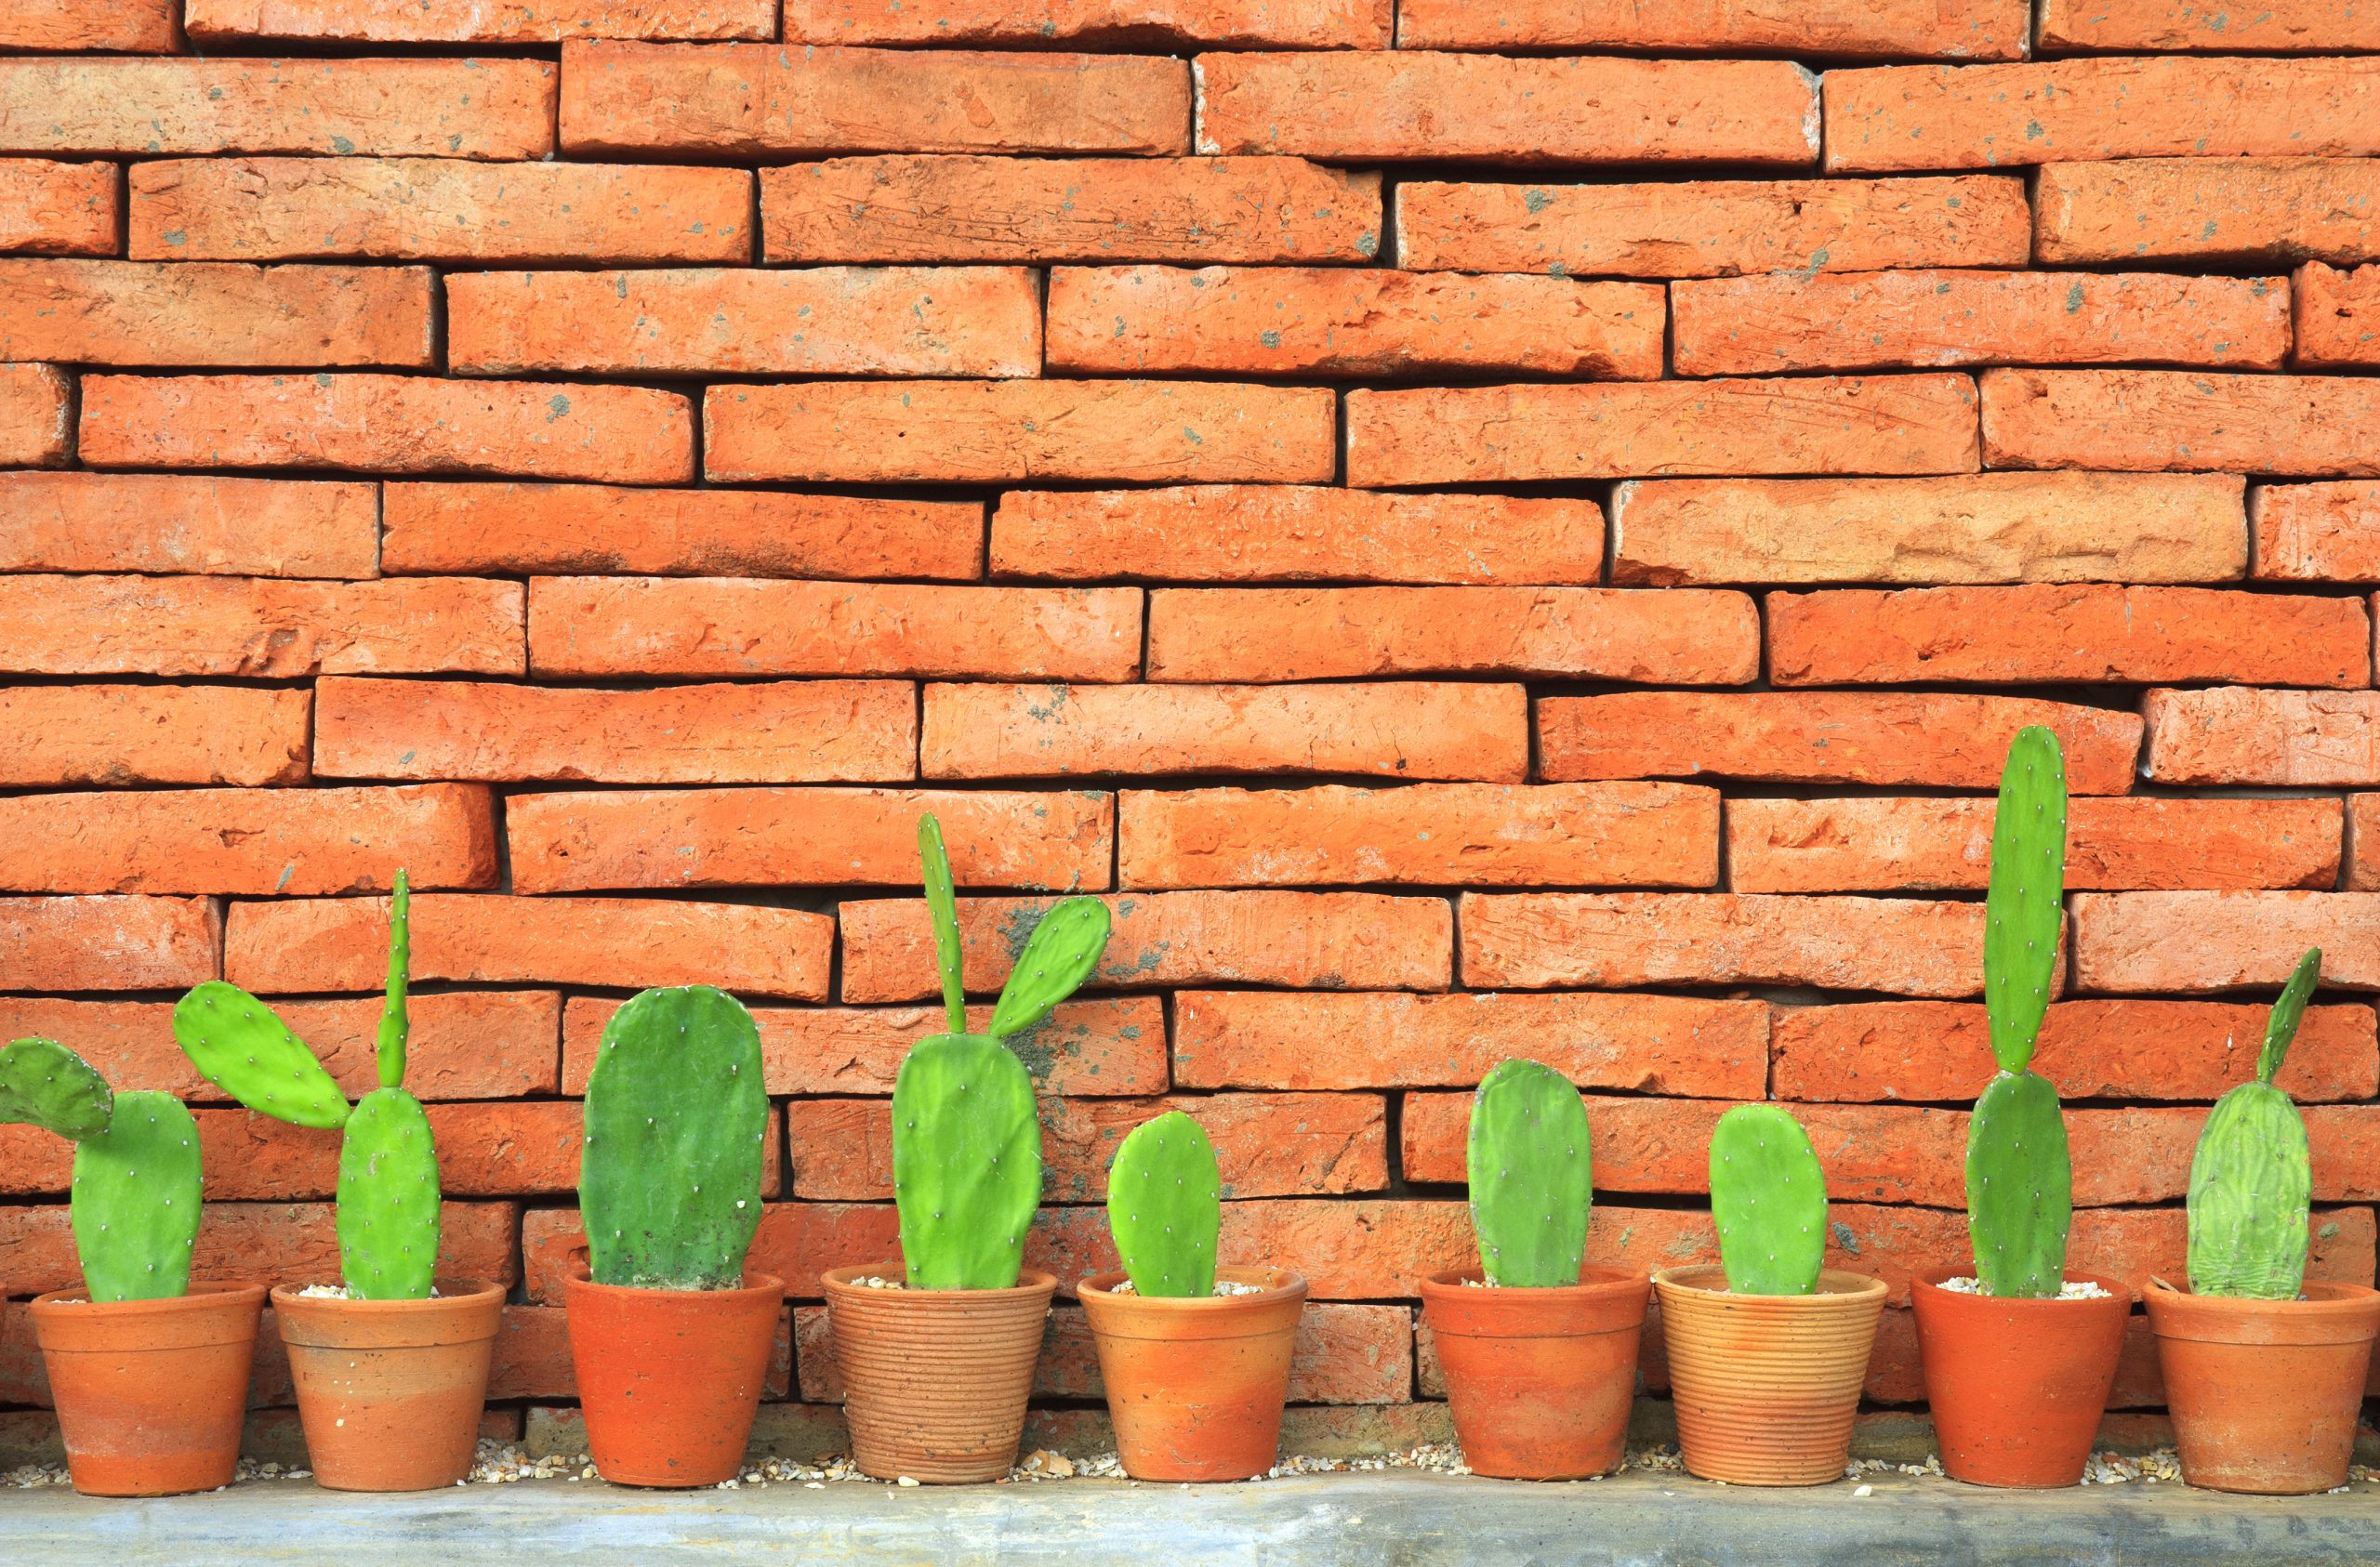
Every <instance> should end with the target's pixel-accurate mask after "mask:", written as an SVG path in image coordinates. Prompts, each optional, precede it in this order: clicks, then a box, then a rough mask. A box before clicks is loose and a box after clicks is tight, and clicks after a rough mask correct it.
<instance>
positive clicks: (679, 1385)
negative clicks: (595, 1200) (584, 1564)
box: [562, 1260, 785, 1486]
mask: <svg viewBox="0 0 2380 1567" xmlns="http://www.w3.org/2000/svg"><path fill="white" fill-rule="evenodd" d="M562 1301H563V1304H564V1305H565V1306H566V1307H567V1308H568V1309H569V1328H570V1363H571V1369H572V1372H573V1374H574V1376H575V1377H576V1379H577V1385H578V1405H579V1412H580V1414H581V1415H582V1416H584V1418H585V1419H586V1421H587V1446H588V1452H589V1453H590V1454H591V1455H593V1457H594V1460H595V1472H596V1473H598V1474H600V1475H602V1477H603V1478H604V1479H605V1480H607V1481H611V1482H612V1483H613V1484H615V1485H652V1486H691V1485H717V1484H718V1483H719V1482H720V1481H723V1480H732V1479H734V1477H735V1475H736V1474H737V1473H738V1472H739V1471H740V1470H741V1469H742V1468H743V1467H744V1450H745V1447H746V1444H747V1443H748V1442H750V1441H751V1438H752V1422H753V1420H754V1418H755V1417H756V1416H758V1415H759V1413H760V1391H761V1389H762V1387H763V1386H764V1384H765V1383H766V1381H767V1378H768V1375H769V1354H770V1351H771V1350H774V1348H775V1346H776V1337H777V1324H778V1322H779V1320H780V1318H781V1317H782V1316H783V1314H784V1307H785V1281H784V1280H782V1279H778V1278H775V1277H773V1276H771V1275H769V1274H766V1273H747V1274H746V1275H745V1278H744V1284H743V1286H742V1287H741V1288H739V1289H639V1288H633V1287H629V1286H627V1285H621V1284H596V1283H594V1282H593V1281H592V1280H590V1279H589V1278H588V1276H587V1270H586V1266H585V1263H584V1261H583V1260H582V1261H581V1263H580V1265H579V1267H578V1269H577V1270H576V1271H575V1272H573V1273H571V1274H570V1275H568V1276H567V1277H566V1279H565V1280H564V1283H563V1284H562Z"/></svg>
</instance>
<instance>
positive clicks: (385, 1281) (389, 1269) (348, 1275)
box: [338, 1088, 438, 1300]
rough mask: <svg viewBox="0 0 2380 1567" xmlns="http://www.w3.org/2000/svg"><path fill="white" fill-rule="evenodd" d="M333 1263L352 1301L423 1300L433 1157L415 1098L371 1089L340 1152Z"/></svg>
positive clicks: (428, 1268)
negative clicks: (336, 1232) (341, 1276)
mask: <svg viewBox="0 0 2380 1567" xmlns="http://www.w3.org/2000/svg"><path fill="white" fill-rule="evenodd" d="M338 1264H339V1271H340V1273H341V1274H342V1275H343V1276H344V1278H345V1280H346V1282H347V1293H348V1295H349V1296H350V1297H352V1298H354V1299H357V1300H427V1299H429V1298H430V1283H431V1279H432V1276H433V1274H434V1273H435V1272H436V1271H437V1267H438V1152H437V1149H436V1147H435V1146H434V1145H433V1144H432V1142H431V1141H430V1117H429V1116H427V1115H425V1114H424V1113H422V1108H421V1101H420V1100H417V1099H416V1098H414V1097H413V1096H412V1095H411V1094H409V1093H406V1092H405V1091H404V1090H403V1088H375V1089H373V1090H372V1091H371V1092H370V1093H368V1094H366V1095H364V1097H363V1098H362V1099H361V1100H357V1101H356V1105H355V1112H354V1113H353V1114H351V1115H350V1116H349V1117H348V1118H347V1136H346V1138H345V1139H344V1140H342V1141H341V1142H340V1143H339V1149H338Z"/></svg>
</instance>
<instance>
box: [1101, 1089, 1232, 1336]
mask: <svg viewBox="0 0 2380 1567" xmlns="http://www.w3.org/2000/svg"><path fill="white" fill-rule="evenodd" d="M1107 1227H1108V1229H1109V1230H1110V1231H1113V1232H1114V1234H1115V1236H1116V1250H1117V1254H1118V1255H1119V1256H1121V1257H1122V1258H1123V1259H1124V1271H1125V1272H1127V1273H1129V1274H1131V1278H1132V1290H1133V1293H1135V1294H1137V1295H1143V1296H1147V1297H1191V1298H1196V1297H1202V1296H1209V1295H1212V1294H1214V1292H1215V1240H1216V1237H1217V1236H1218V1235H1219V1234H1220V1233H1221V1231H1222V1230H1223V1179H1222V1177H1221V1176H1220V1175H1219V1174H1218V1173H1217V1171H1216V1168H1215V1145H1214V1144H1213V1143H1212V1142H1211V1141H1210V1140H1209V1139H1208V1137H1207V1129H1206V1128H1205V1127H1204V1126H1200V1125H1198V1123H1197V1122H1196V1121H1193V1120H1192V1119H1191V1118H1190V1117H1189V1116H1187V1115H1184V1114H1183V1113H1182V1112H1180V1111H1178V1110H1170V1111H1168V1112H1166V1113H1164V1114H1163V1115H1160V1116H1157V1118H1156V1119H1155V1120H1152V1121H1144V1122H1142V1123H1141V1124H1140V1125H1139V1126H1135V1127H1133V1128H1132V1130H1131V1135H1130V1136H1128V1137H1126V1138H1125V1139H1124V1142H1123V1146H1122V1147H1120V1148H1118V1149H1117V1150H1116V1162H1115V1164H1114V1165H1112V1166H1111V1167H1110V1168H1109V1170H1108V1172H1107Z"/></svg>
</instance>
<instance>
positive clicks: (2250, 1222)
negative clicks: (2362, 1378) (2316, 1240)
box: [2189, 947, 2322, 1300]
mask: <svg viewBox="0 0 2380 1567" xmlns="http://www.w3.org/2000/svg"><path fill="white" fill-rule="evenodd" d="M2321 972H2322V950H2321V948H2320V947H2316V948H2314V949H2313V950H2311V951H2309V952H2308V953H2307V955H2305V956H2304V957H2302V958H2300V959H2299V960H2298V963H2297V968H2296V971H2295V972H2294V973H2293V974H2291V975H2290V976H2289V983H2288V985H2287V987H2286V988H2284V989H2283V990H2282V991H2281V999H2280V1000H2279V1001H2277V1002H2275V1003H2274V1004H2273V1009H2272V1016H2271V1018H2270V1019H2269V1020H2268V1021H2267V1022H2266V1024H2265V1045H2264V1048H2263V1049H2262V1050H2261V1051H2259V1052H2258V1053H2257V1056H2256V1080H2255V1081H2254V1082H2253V1083H2242V1084H2241V1085H2240V1086H2238V1087H2236V1088H2233V1089H2232V1090H2231V1091H2230V1092H2228V1093H2227V1094H2225V1095H2224V1096H2223V1097H2222V1098H2221V1099H2219V1100H2215V1108H2214V1110H2213V1111H2211V1112H2209V1113H2208V1114H2207V1117H2206V1127H2205V1129H2204V1130H2203V1131H2202V1132H2200V1133H2199V1139H2198V1152H2196V1153H2195V1154H2193V1155H2192V1156H2191V1159H2190V1194H2189V1270H2190V1288H2191V1289H2192V1290H2194V1291H2196V1292H2197V1293H2198V1294H2200V1295H2228V1296H2243V1297H2248V1298H2250V1299H2255V1300H2294V1299H2295V1298H2297V1293H2298V1290H2299V1289H2300V1288H2301V1287H2302V1286H2303V1284H2305V1280H2306V1218H2307V1205H2308V1203H2309V1201H2310V1199H2311V1197H2312V1195H2313V1170H2312V1158H2311V1155H2310V1154H2309V1152H2307V1146H2306V1123H2305V1121H2304V1120H2303V1118H2301V1117H2300V1116H2299V1115H2298V1113H2297V1107H2296V1106H2295V1105H2294V1104H2292V1103H2291V1102H2290V1100H2289V1095H2288V1094H2287V1093H2286V1092H2285V1091H2284V1090H2282V1089H2281V1088H2277V1087H2275V1086H2273V1081H2272V1080H2273V1078H2274V1076H2275V1075H2276V1074H2277V1073H2280V1071H2281V1061H2282V1060H2283V1059H2284V1058H2285V1057H2287V1056H2288V1054H2289V1046H2290V1042H2291V1041H2292V1040H2294V1039H2295V1038H2296V1037H2297V1025H2298V1023H2299V1022H2300V1021H2303V1020H2304V1018H2305V1016H2306V1002H2307V998H2308V997H2309V996H2311V995H2312V994H2314V986H2315V985H2316V984H2317V983H2318V982H2320V981H2321Z"/></svg>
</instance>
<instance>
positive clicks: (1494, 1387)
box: [1421, 1267, 1652, 1480]
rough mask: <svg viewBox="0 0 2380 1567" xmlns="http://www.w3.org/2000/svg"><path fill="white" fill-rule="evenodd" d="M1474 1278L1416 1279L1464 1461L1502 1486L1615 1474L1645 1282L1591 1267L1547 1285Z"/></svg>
mask: <svg viewBox="0 0 2380 1567" xmlns="http://www.w3.org/2000/svg"><path fill="white" fill-rule="evenodd" d="M1480 1278H1481V1273H1480V1271H1479V1270H1478V1269H1476V1268H1466V1269H1458V1270H1456V1271H1452V1272H1447V1273H1437V1274H1433V1275H1432V1276H1431V1277H1429V1278H1427V1279H1424V1280H1422V1281H1421V1319H1422V1322H1423V1323H1425V1324H1426V1325H1427V1326H1428V1327H1429V1330H1430V1337H1431V1341H1432V1342H1433V1343H1434V1344H1435V1346H1436V1349H1437V1356H1438V1363H1439V1365H1440V1366H1441V1367H1443V1368H1444V1370H1445V1374H1446V1384H1447V1404H1448V1410H1449V1412H1450V1413H1451V1414H1452V1415H1453V1416H1454V1429H1455V1436H1456V1438H1457V1439H1458V1440H1459V1441H1460V1442H1461V1443H1462V1459H1463V1463H1464V1464H1465V1465H1467V1466H1468V1467H1469V1468H1470V1469H1471V1472H1472V1473H1474V1474H1481V1475H1492V1476H1495V1477H1497V1478H1498V1479H1502V1480H1584V1479H1587V1478H1588V1477H1590V1476H1593V1475H1599V1474H1608V1473H1610V1472H1611V1471H1612V1470H1614V1469H1616V1468H1619V1467H1620V1461H1621V1459H1623V1458H1624V1457H1626V1456H1627V1452H1628V1417H1629V1413H1630V1411H1631V1410H1632V1408H1633V1406H1634V1403H1635V1398H1636V1358H1637V1349H1638V1346H1639V1344H1640V1342H1641V1341H1642V1339H1643V1337H1644V1329H1645V1309H1646V1302H1647V1301H1648V1300H1649V1299H1650V1298H1651V1295H1652V1281H1651V1280H1649V1279H1648V1278H1646V1276H1645V1275H1644V1274H1643V1273H1641V1272H1634V1271H1630V1270H1627V1269H1622V1268H1596V1267H1590V1268H1584V1269H1581V1270H1580V1273H1579V1282H1578V1283H1577V1284H1562V1285H1556V1286H1554V1287H1553V1288H1550V1289H1521V1288H1513V1287H1502V1288H1496V1289H1488V1288H1487V1287H1485V1286H1483V1285H1482V1284H1480V1282H1479V1281H1480Z"/></svg>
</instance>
